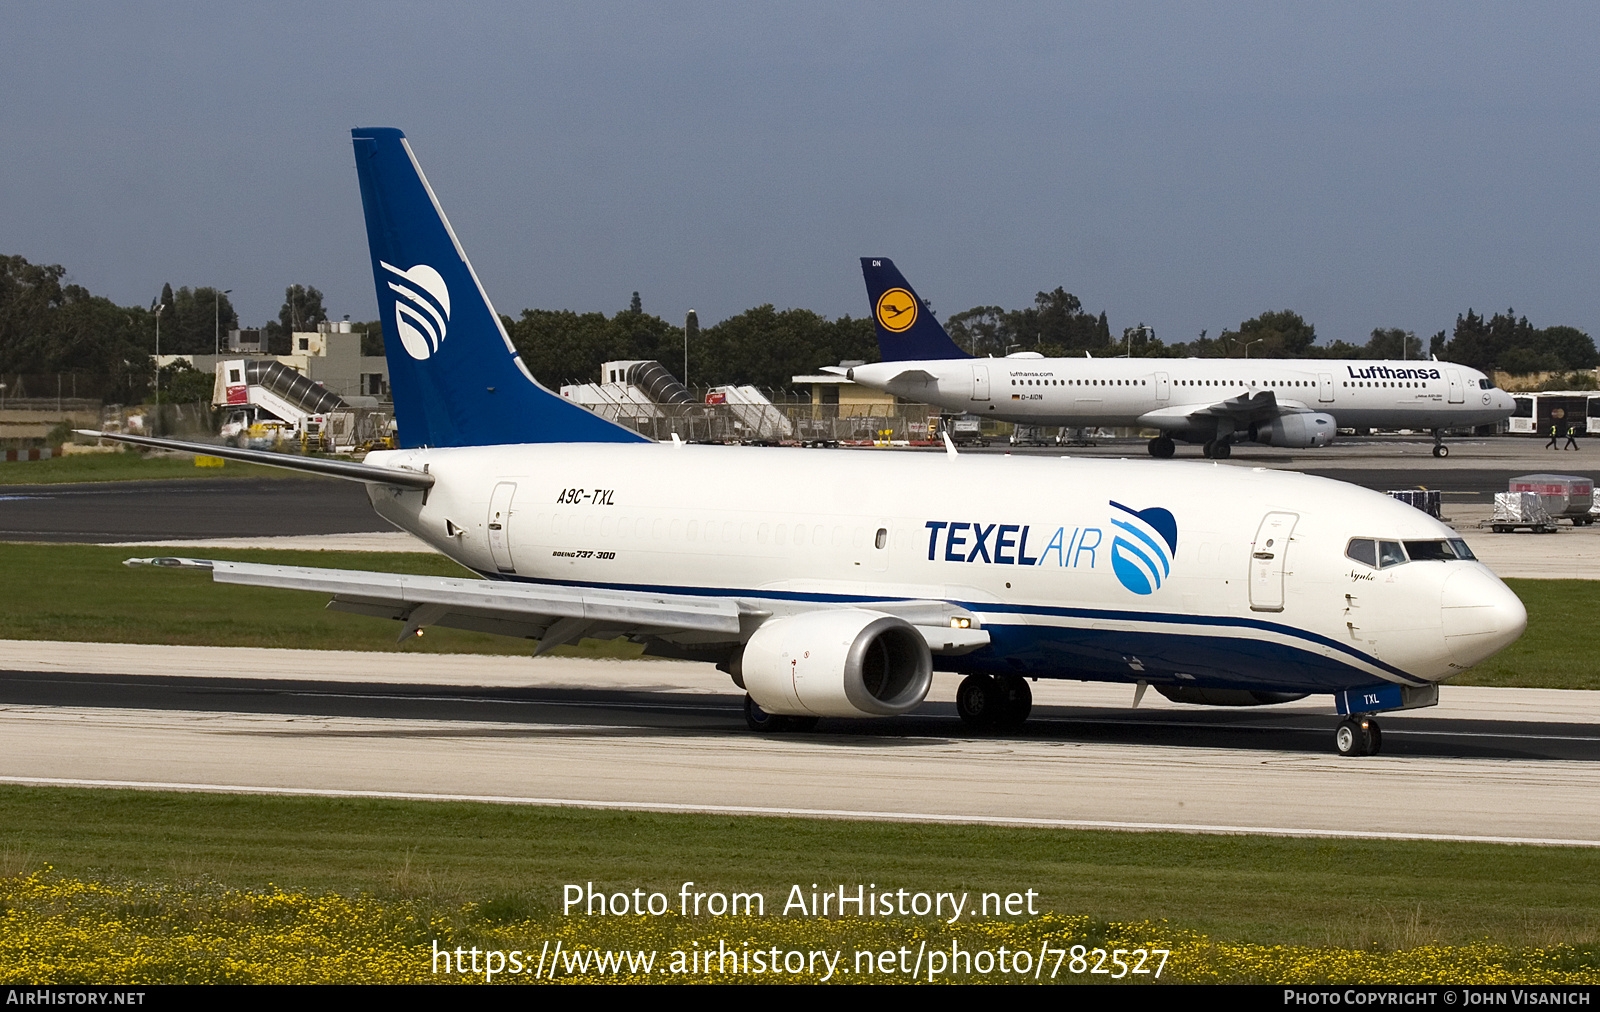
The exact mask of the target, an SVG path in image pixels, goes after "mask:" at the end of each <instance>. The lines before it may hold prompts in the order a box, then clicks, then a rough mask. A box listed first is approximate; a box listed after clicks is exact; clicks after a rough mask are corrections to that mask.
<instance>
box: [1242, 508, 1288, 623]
mask: <svg viewBox="0 0 1600 1012" xmlns="http://www.w3.org/2000/svg"><path fill="white" fill-rule="evenodd" d="M1299 519H1300V515H1299V514H1298V513H1268V514H1267V515H1266V517H1264V518H1263V519H1262V521H1261V526H1260V528H1258V529H1257V530H1256V539H1255V541H1254V542H1253V543H1252V544H1251V545H1250V609H1251V610H1252V611H1282V610H1283V579H1284V576H1285V574H1287V573H1288V571H1289V570H1288V564H1289V541H1290V538H1291V536H1292V535H1293V534H1294V525H1295V523H1296V522H1297V521H1298V520H1299Z"/></svg>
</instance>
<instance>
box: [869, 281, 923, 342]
mask: <svg viewBox="0 0 1600 1012" xmlns="http://www.w3.org/2000/svg"><path fill="white" fill-rule="evenodd" d="M876 311H877V314H878V325H879V326H881V327H882V328H883V329H884V330H887V331H889V332H890V333H893V334H898V333H900V332H901V331H903V330H908V329H910V327H911V325H912V324H913V323H916V322H917V297H916V296H915V295H912V294H911V293H910V292H908V291H906V290H905V289H904V288H891V289H889V290H888V291H887V292H884V293H883V294H882V295H880V296H878V305H877V307H876Z"/></svg>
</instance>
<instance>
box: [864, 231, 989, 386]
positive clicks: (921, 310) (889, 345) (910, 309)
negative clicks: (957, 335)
mask: <svg viewBox="0 0 1600 1012" xmlns="http://www.w3.org/2000/svg"><path fill="white" fill-rule="evenodd" d="M861 276H862V277H863V278H865V279H866V282H867V298H868V300H869V301H870V302H871V305H872V324H873V328H874V329H875V330H876V331H877V334H878V351H879V352H881V353H882V355H883V360H884V361H885V362H908V361H921V360H926V359H943V358H971V357H972V356H971V355H968V354H967V353H966V352H964V351H962V350H961V348H960V347H959V346H958V345H957V344H956V343H955V342H954V341H952V340H950V335H949V334H947V333H945V329H944V327H943V326H942V325H941V324H940V323H939V321H938V320H936V319H934V317H933V314H932V313H931V312H929V311H928V306H927V304H926V303H925V302H923V301H922V299H921V298H919V297H918V296H917V293H916V292H915V291H913V290H912V288H911V285H910V284H909V283H908V282H907V281H906V279H905V277H904V276H903V275H902V274H901V273H900V270H899V268H897V267H895V265H894V261H893V260H890V259H889V258H887V257H862V258H861Z"/></svg>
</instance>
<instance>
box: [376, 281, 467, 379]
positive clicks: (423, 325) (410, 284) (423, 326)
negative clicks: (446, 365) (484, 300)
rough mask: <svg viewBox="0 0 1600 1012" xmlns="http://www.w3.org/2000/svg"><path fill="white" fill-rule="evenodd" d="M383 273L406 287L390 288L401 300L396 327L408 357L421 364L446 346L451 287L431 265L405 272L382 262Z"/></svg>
mask: <svg viewBox="0 0 1600 1012" xmlns="http://www.w3.org/2000/svg"><path fill="white" fill-rule="evenodd" d="M378 262H379V264H381V265H382V267H383V269H384V270H386V271H388V272H389V273H391V274H393V275H394V276H395V277H397V278H401V279H403V280H404V281H405V282H406V283H404V284H401V283H399V282H396V281H390V282H389V287H390V288H391V289H393V290H394V291H395V292H396V293H397V294H398V295H399V296H400V297H399V298H398V299H396V300H395V303H394V316H395V326H396V328H397V329H398V330H399V331H400V345H401V346H402V347H403V348H405V350H406V354H407V355H410V356H411V357H412V358H414V359H416V360H417V361H419V362H421V361H424V360H426V359H427V358H428V357H429V356H430V355H432V354H433V353H434V352H436V351H438V350H439V345H441V344H443V343H444V334H445V324H446V323H448V322H449V320H450V287H449V286H448V285H446V284H445V283H444V278H443V277H442V276H440V274H439V272H438V271H436V270H434V269H433V268H432V267H429V266H428V265H427V264H417V265H416V266H415V267H413V268H411V269H410V270H408V271H403V270H401V269H400V268H398V267H395V266H393V265H391V264H386V263H383V261H381V260H380V261H378Z"/></svg>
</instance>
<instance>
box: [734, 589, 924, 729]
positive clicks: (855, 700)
mask: <svg viewBox="0 0 1600 1012" xmlns="http://www.w3.org/2000/svg"><path fill="white" fill-rule="evenodd" d="M735 675H736V680H737V681H740V682H741V683H742V684H743V686H744V689H745V691H746V692H748V693H750V698H751V699H753V700H755V702H756V704H757V705H758V706H760V707H761V709H763V710H765V711H766V712H768V713H779V714H786V715H789V716H817V717H887V716H892V715H894V714H900V713H905V712H907V711H909V710H912V709H915V708H916V707H917V706H918V705H920V704H921V703H922V700H923V699H924V698H925V697H926V696H927V695H928V688H929V687H930V686H931V685H932V684H933V654H932V653H931V652H930V651H929V650H928V642H927V640H925V639H923V636H922V634H921V633H919V632H918V631H917V630H916V628H915V627H914V626H912V625H911V623H909V622H907V621H905V620H904V619H901V618H895V617H894V616H892V615H884V614H882V613H881V612H870V611H861V610H855V609H849V610H843V611H818V612H807V613H803V614H800V615H791V616H787V617H785V618H775V619H771V620H769V621H768V622H766V623H765V624H763V625H762V626H761V628H760V629H757V630H756V632H755V635H753V636H751V637H750V641H749V642H748V643H746V644H745V647H744V652H743V653H742V654H741V656H740V658H739V661H738V664H737V667H736V668H735Z"/></svg>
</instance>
